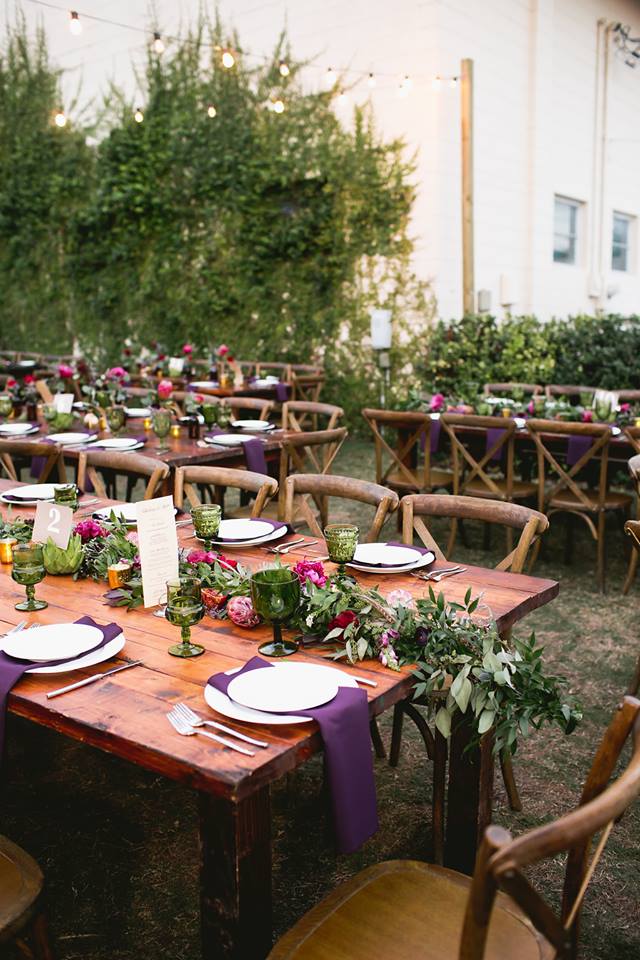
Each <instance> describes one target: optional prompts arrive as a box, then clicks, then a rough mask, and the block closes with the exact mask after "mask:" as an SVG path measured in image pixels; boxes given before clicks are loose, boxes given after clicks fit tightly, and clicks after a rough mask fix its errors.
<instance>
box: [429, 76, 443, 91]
mask: <svg viewBox="0 0 640 960" xmlns="http://www.w3.org/2000/svg"><path fill="white" fill-rule="evenodd" d="M431 87H432V89H433V90H440V89H441V88H442V77H434V78H433V80H432V81H431Z"/></svg>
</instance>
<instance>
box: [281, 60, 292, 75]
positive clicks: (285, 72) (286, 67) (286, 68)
mask: <svg viewBox="0 0 640 960" xmlns="http://www.w3.org/2000/svg"><path fill="white" fill-rule="evenodd" d="M278 70H279V71H280V76H281V77H288V76H289V74H290V73H291V70H290V69H289V64H288V63H286V62H285V61H284V60H281V61H280V66H279V67H278Z"/></svg>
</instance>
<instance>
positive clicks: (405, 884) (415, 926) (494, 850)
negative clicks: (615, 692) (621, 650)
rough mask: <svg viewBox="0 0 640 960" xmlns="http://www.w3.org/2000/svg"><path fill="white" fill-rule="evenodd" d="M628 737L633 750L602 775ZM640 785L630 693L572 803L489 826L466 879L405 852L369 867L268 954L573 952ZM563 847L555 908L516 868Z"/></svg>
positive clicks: (500, 959) (461, 959)
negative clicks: (592, 892)
mask: <svg viewBox="0 0 640 960" xmlns="http://www.w3.org/2000/svg"><path fill="white" fill-rule="evenodd" d="M628 740H631V758H630V760H629V762H628V763H627V766H626V768H625V769H624V770H623V772H622V773H621V775H620V776H619V777H618V779H617V780H615V781H614V782H612V783H610V781H611V777H612V775H613V773H614V771H615V769H616V766H617V764H618V762H619V759H620V756H621V753H622V750H623V748H624V747H625V745H626V743H627V741H628ZM639 794H640V701H639V700H637V699H635V698H634V697H628V696H627V697H625V698H624V699H623V701H622V703H621V704H620V705H619V706H618V708H617V709H616V712H615V714H614V716H613V719H612V721H611V723H610V724H609V727H608V728H607V730H606V732H605V734H604V737H603V740H602V742H601V744H600V748H599V749H598V751H597V753H596V756H595V759H594V761H593V764H592V765H591V769H590V771H589V774H588V776H587V779H586V782H585V786H584V789H583V791H582V796H581V798H580V805H579V806H578V807H577V808H576V809H575V810H573V811H572V812H570V813H568V814H566V815H565V816H563V817H561V818H560V819H558V820H555V821H552V822H551V823H545V824H543V825H542V826H540V827H537V828H535V829H533V830H530V831H528V832H527V833H524V834H522V835H521V836H519V837H516V838H515V839H514V838H512V836H511V834H510V833H509V832H508V831H507V830H504V829H502V828H501V827H497V826H490V827H489V828H488V829H487V831H486V833H485V836H484V839H483V842H482V846H481V848H480V851H479V853H478V857H477V859H476V866H475V871H474V874H473V877H468V876H466V875H464V874H462V873H458V872H457V871H455V870H448V869H445V868H443V867H439V866H436V865H433V864H429V863H422V862H418V861H411V860H409V861H406V860H405V861H403V860H391V861H387V862H386V863H378V864H375V865H374V866H372V867H367V868H366V869H365V870H363V871H361V872H360V873H358V874H356V876H355V877H352V878H351V879H349V880H347V881H346V882H345V883H343V884H341V885H340V886H339V887H337V889H335V890H334V891H333V892H332V893H330V894H329V896H328V897H326V898H325V899H324V900H322V901H321V902H320V903H319V904H317V906H315V907H313V908H312V909H311V910H310V911H309V912H308V913H307V914H306V915H305V916H304V917H302V919H301V920H299V921H298V923H296V924H295V926H294V927H293V928H292V929H291V930H290V931H289V932H288V933H286V934H285V935H284V936H283V937H282V938H281V939H280V940H279V941H278V943H277V944H276V945H275V946H274V948H273V949H272V951H271V953H270V954H269V960H335V958H337V957H347V956H348V957H349V960H369V958H370V957H376V958H378V960H406V958H407V957H416V958H417V957H420V958H421V960H577V957H578V939H579V922H580V915H581V908H582V902H583V899H584V894H585V892H586V890H587V888H588V885H589V882H590V880H591V878H592V876H593V874H594V870H595V869H596V866H597V864H598V862H599V860H600V857H601V856H602V852H603V850H604V848H605V845H606V842H607V840H608V838H609V834H610V832H611V830H612V829H613V827H614V825H615V823H616V821H617V820H619V818H620V817H621V816H622V814H623V813H624V812H625V810H627V809H628V808H629V807H630V806H631V804H632V803H633V802H634V801H635V800H637V798H638V795H639ZM598 835H599V839H598V841H597V843H595V846H594V839H595V837H596V836H598ZM592 849H593V853H592ZM564 852H567V853H568V858H567V864H566V870H565V879H564V886H563V897H562V907H561V909H560V913H559V915H558V914H557V913H556V911H555V910H554V909H553V908H552V907H551V906H550V905H549V904H548V903H547V901H546V899H545V898H544V897H543V896H542V895H541V894H540V893H539V892H538V890H537V889H535V888H534V887H533V886H532V885H531V883H530V882H529V880H528V879H527V878H526V876H525V871H526V870H527V869H528V868H529V867H530V866H531V865H533V864H535V863H538V862H540V861H541V860H544V859H547V858H550V857H556V856H558V855H559V854H561V853H564Z"/></svg>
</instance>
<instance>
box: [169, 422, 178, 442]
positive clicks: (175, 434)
mask: <svg viewBox="0 0 640 960" xmlns="http://www.w3.org/2000/svg"><path fill="white" fill-rule="evenodd" d="M170 433H171V436H172V438H173V439H174V440H179V439H180V424H179V423H174V424H172V426H171V431H170Z"/></svg>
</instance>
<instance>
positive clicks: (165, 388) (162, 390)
mask: <svg viewBox="0 0 640 960" xmlns="http://www.w3.org/2000/svg"><path fill="white" fill-rule="evenodd" d="M172 393H173V384H172V383H171V380H161V381H160V383H159V384H158V396H159V397H160V399H161V400H168V399H169V397H170V396H171V394H172Z"/></svg>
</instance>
